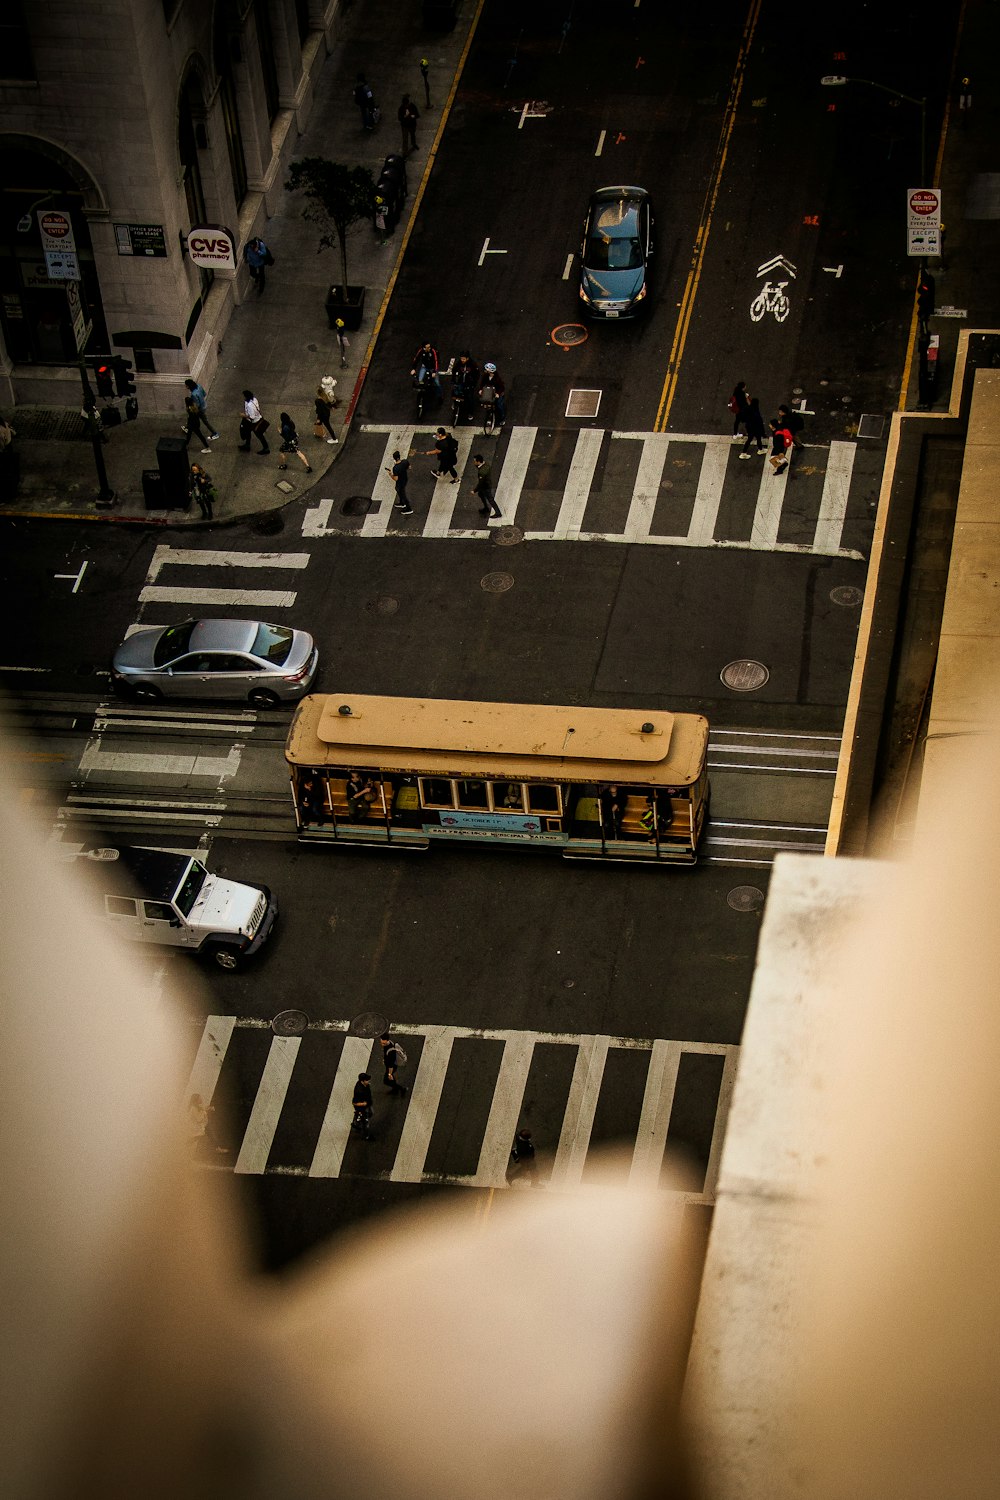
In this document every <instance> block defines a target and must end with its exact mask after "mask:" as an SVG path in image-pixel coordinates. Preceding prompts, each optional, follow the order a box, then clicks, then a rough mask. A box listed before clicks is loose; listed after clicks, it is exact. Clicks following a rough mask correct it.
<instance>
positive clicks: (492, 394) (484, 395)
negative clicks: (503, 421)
mask: <svg viewBox="0 0 1000 1500" xmlns="http://www.w3.org/2000/svg"><path fill="white" fill-rule="evenodd" d="M479 405H480V409H481V411H482V414H483V435H484V436H485V437H492V435H493V433H494V431H495V429H496V425H497V393H496V391H495V390H494V389H493V387H492V386H489V385H486V386H483V389H482V390H481V391H480V392H479Z"/></svg>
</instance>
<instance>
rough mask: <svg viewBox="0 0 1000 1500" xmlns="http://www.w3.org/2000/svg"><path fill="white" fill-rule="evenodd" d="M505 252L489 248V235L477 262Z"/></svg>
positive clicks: (480, 262)
mask: <svg viewBox="0 0 1000 1500" xmlns="http://www.w3.org/2000/svg"><path fill="white" fill-rule="evenodd" d="M517 128H518V130H520V128H521V127H520V125H519V126H518V127H517ZM506 254H507V252H506V250H491V249H490V241H489V236H487V238H486V239H485V240H483V248H482V250H481V251H480V254H479V264H480V265H482V264H483V262H484V261H485V260H486V257H487V255H506Z"/></svg>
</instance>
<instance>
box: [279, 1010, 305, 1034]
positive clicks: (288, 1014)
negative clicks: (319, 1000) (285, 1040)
mask: <svg viewBox="0 0 1000 1500" xmlns="http://www.w3.org/2000/svg"><path fill="white" fill-rule="evenodd" d="M308 1025H309V1017H308V1016H307V1015H306V1013H305V1011H304V1010H279V1012H278V1014H277V1015H276V1016H275V1018H274V1020H273V1021H272V1022H271V1030H272V1031H273V1032H274V1034H275V1036H304V1035H305V1032H306V1028H307V1026H308Z"/></svg>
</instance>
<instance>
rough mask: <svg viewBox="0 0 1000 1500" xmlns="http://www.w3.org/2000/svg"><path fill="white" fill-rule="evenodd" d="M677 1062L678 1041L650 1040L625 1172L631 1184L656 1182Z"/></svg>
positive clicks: (663, 1147) (664, 1146)
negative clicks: (635, 1128) (628, 1167)
mask: <svg viewBox="0 0 1000 1500" xmlns="http://www.w3.org/2000/svg"><path fill="white" fill-rule="evenodd" d="M680 1061H681V1047H680V1043H679V1042H663V1041H656V1042H654V1043H653V1048H652V1051H651V1052H650V1054H649V1069H648V1071H647V1073H646V1088H645V1092H644V1093H643V1096H642V1114H641V1115H640V1116H639V1129H638V1131H637V1133H636V1138H635V1150H634V1151H633V1152H632V1165H631V1168H630V1169H629V1175H628V1180H629V1183H630V1184H631V1186H633V1187H644V1188H655V1187H657V1186H658V1184H659V1181H660V1172H661V1170H662V1167H663V1153H664V1151H665V1149H666V1145H667V1131H668V1129H669V1128H670V1111H671V1109H672V1108H673V1104H674V1089H675V1088H676V1085H677V1069H678V1068H679V1066H680Z"/></svg>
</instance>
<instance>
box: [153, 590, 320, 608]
mask: <svg viewBox="0 0 1000 1500" xmlns="http://www.w3.org/2000/svg"><path fill="white" fill-rule="evenodd" d="M295 598H296V596H295V594H285V593H278V592H277V591H276V590H274V589H180V588H166V587H162V586H161V585H160V584H153V585H152V586H150V585H148V584H147V586H146V587H145V588H143V589H141V590H140V591H139V603H140V604H197V605H199V606H202V605H211V604H235V605H238V606H239V608H240V609H291V607H292V605H293V604H294V603H295Z"/></svg>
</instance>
